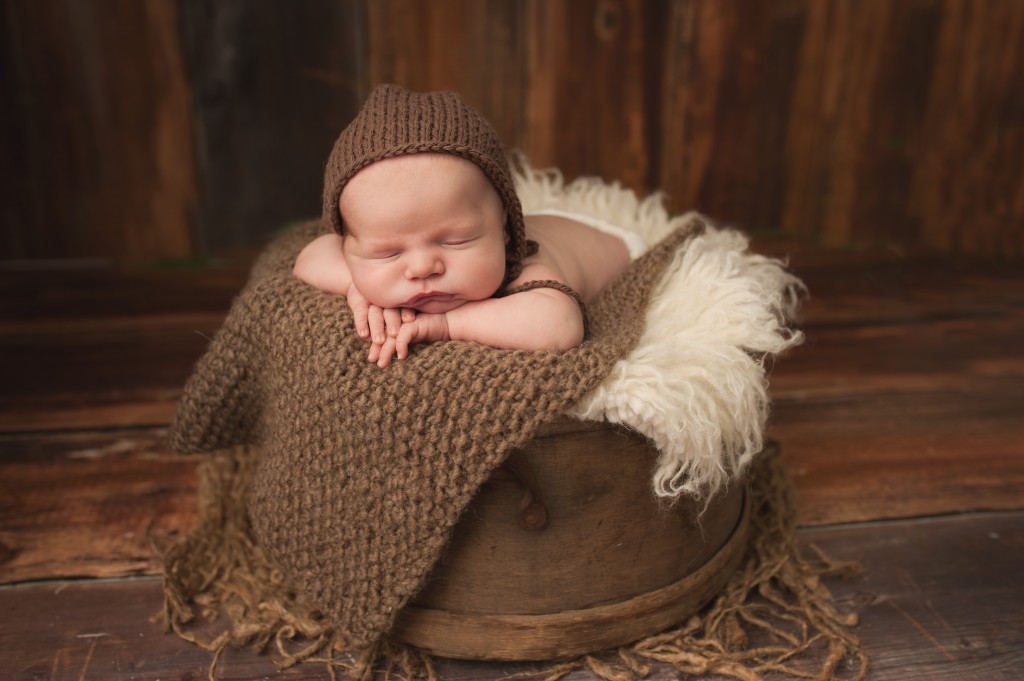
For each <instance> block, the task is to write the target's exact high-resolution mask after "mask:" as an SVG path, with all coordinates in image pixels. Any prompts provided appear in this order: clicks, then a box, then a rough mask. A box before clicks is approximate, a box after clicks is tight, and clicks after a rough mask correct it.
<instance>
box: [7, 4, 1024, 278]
mask: <svg viewBox="0 0 1024 681" xmlns="http://www.w3.org/2000/svg"><path fill="white" fill-rule="evenodd" d="M0 7H2V13H0V35H3V47H2V48H0V78H2V82H0V93H2V95H0V96H2V97H3V99H4V101H5V105H4V106H3V107H2V113H0V116H2V118H0V126H2V129H3V131H4V136H3V137H2V140H3V142H2V144H3V145H4V148H3V150H2V151H3V153H0V169H2V171H3V177H4V181H3V182H2V183H0V205H2V206H3V212H2V216H3V236H2V237H0V260H3V259H11V258H42V257H83V256H94V257H95V256H100V257H114V258H122V259H124V258H127V259H154V258H161V257H177V256H187V255H196V254H205V253H210V252H218V251H223V250H225V249H231V248H237V247H246V246H253V245H256V244H258V243H260V241H261V240H262V239H264V238H265V237H266V236H267V235H268V234H270V233H271V232H273V231H274V230H276V229H279V228H280V227H282V226H283V225H285V224H287V223H288V222H290V221H292V220H295V219H301V218H304V217H308V216H313V215H315V214H316V213H317V212H318V198H317V197H318V193H319V187H318V183H319V175H320V169H321V167H322V163H323V160H324V158H325V157H326V154H327V153H328V151H329V148H330V144H331V142H332V141H333V138H334V136H335V135H336V133H337V132H338V130H339V129H340V128H341V127H343V125H344V124H345V122H346V121H347V120H348V119H349V118H351V116H352V115H354V112H355V111H356V109H357V107H358V105H359V103H360V102H361V101H362V99H363V98H364V97H365V95H366V93H367V92H368V91H369V88H370V87H372V86H373V85H374V84H376V83H379V82H384V81H393V82H398V83H401V84H404V85H407V86H409V87H412V88H416V89H432V88H454V89H458V90H459V91H461V92H462V93H463V94H464V95H465V96H466V98H467V99H468V100H469V101H470V102H471V103H472V104H473V105H474V106H476V107H478V108H479V109H481V110H482V111H483V112H484V113H485V114H486V115H487V116H489V117H490V118H491V119H492V120H493V121H494V122H495V125H496V127H497V128H498V130H499V131H500V132H501V134H502V135H503V136H504V138H505V140H506V142H507V143H508V144H509V145H510V146H516V147H519V148H521V149H522V150H524V151H525V152H526V153H527V154H528V155H529V156H530V157H531V158H532V159H533V160H534V162H535V163H536V164H540V165H557V166H559V167H561V168H562V169H563V170H564V171H565V173H566V174H567V175H569V176H575V175H578V174H599V175H603V176H605V177H609V178H615V179H619V180H621V181H622V182H624V183H625V184H626V185H628V186H631V187H634V188H636V189H638V190H640V191H649V190H651V189H654V188H659V187H660V188H664V189H665V190H666V191H667V192H668V193H669V195H670V197H671V198H670V200H671V205H672V206H673V208H675V209H679V210H682V209H689V208H696V209H699V210H702V211H704V212H706V213H708V214H710V215H712V216H714V217H715V218H717V219H720V220H722V221H725V222H729V223H732V224H735V225H738V226H740V227H742V228H745V229H749V230H757V231H761V230H766V231H783V232H785V233H788V234H791V235H798V236H800V237H802V238H805V239H807V240H809V241H813V242H817V243H821V244H825V245H828V246H834V247H837V248H855V249H864V248H871V247H885V248H899V249H911V250H917V249H924V250H933V251H938V252H941V253H957V254H971V255H982V256H1001V257H1007V256H1009V257H1014V256H1017V257H1019V256H1021V255H1024V75H1022V74H1024V3H1021V2H1018V1H1017V0H985V1H984V2H976V1H972V0H901V1H900V2H892V1H891V0H489V1H488V2H476V1H475V0H431V1H430V2H427V1H426V0H307V1H305V2H302V3H283V4H282V3H276V2H273V1H272V0H250V1H248V2H243V1H241V0H222V1H217V2H214V1H213V0H187V1H184V2H183V1H182V0H153V1H152V2H145V3H138V2H134V1H133V0H80V1H79V2H75V3H58V2H56V0H42V1H41V2H33V3H28V2H20V1H19V0H0Z"/></svg>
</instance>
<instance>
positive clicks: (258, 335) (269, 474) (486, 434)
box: [170, 219, 703, 649]
mask: <svg viewBox="0 0 1024 681" xmlns="http://www.w3.org/2000/svg"><path fill="white" fill-rule="evenodd" d="M702 229H703V223H701V222H700V221H699V220H696V219H695V220H692V221H691V222H689V223H688V224H687V225H686V226H684V227H683V228H680V229H679V230H678V231H676V232H675V233H673V234H671V235H670V236H669V237H667V238H666V239H665V240H664V241H662V242H661V243H660V244H659V245H657V246H655V247H654V248H652V249H651V250H650V251H648V253H647V254H645V255H644V256H642V257H641V258H640V259H638V260H636V261H635V262H634V263H633V265H632V266H631V267H630V268H629V269H628V270H627V271H626V272H624V273H623V274H622V275H621V276H620V277H619V278H618V279H616V280H615V282H613V284H612V285H611V286H610V287H609V288H608V289H607V290H606V291H605V292H604V293H603V294H602V295H601V296H600V297H599V298H598V299H597V300H596V301H594V302H593V303H592V304H591V305H589V307H588V316H589V323H590V336H589V337H588V339H587V340H586V341H585V342H584V343H583V345H582V346H581V347H579V348H576V349H573V350H570V351H568V352H562V353H547V352H522V351H510V350H499V349H494V348H489V347H485V346H482V345H478V344H475V343H466V342H446V343H433V344H427V345H420V346H417V347H416V349H415V351H414V352H413V354H412V355H411V356H410V357H409V358H408V359H407V360H405V361H401V362H395V363H392V364H391V366H389V367H388V368H387V369H379V368H378V367H377V366H376V365H372V364H370V363H369V362H367V361H366V350H367V347H366V344H365V341H363V340H361V339H360V338H358V336H356V335H355V332H354V330H353V326H352V320H351V313H350V312H349V310H348V306H347V305H346V304H345V302H344V301H343V300H341V299H339V298H338V297H336V296H331V295H329V294H326V293H323V292H321V291H318V290H316V289H314V288H312V287H310V286H308V285H306V284H304V283H302V282H301V281H299V280H297V279H295V278H294V277H293V276H292V275H291V267H292V264H293V262H294V259H295V257H296V256H297V255H298V252H299V251H300V250H301V248H302V247H303V246H304V245H305V244H306V243H308V242H309V241H310V240H311V239H312V238H314V237H315V236H317V235H318V234H320V233H323V232H324V231H325V230H324V229H323V227H322V226H321V225H320V224H319V223H308V224H305V225H302V226H299V227H297V228H295V229H293V230H292V231H290V232H289V233H288V234H286V235H285V236H283V237H281V238H279V239H278V240H277V241H275V242H274V243H272V244H271V245H270V246H269V247H268V249H267V250H266V251H265V252H264V254H263V255H262V256H261V257H260V259H259V260H258V261H257V263H256V265H255V266H254V268H253V272H252V276H251V279H250V281H249V283H248V284H247V286H246V287H245V289H244V290H243V291H242V292H241V294H240V295H239V296H238V298H237V299H236V300H235V302H234V304H233V306H232V309H231V311H230V313H229V315H228V317H227V319H226V321H225V322H224V325H223V327H222V328H221V329H220V330H219V331H218V333H217V335H216V336H215V337H214V339H213V342H212V343H211V345H210V348H209V350H208V351H207V353H206V354H205V355H204V356H203V357H202V359H201V360H200V361H199V363H198V364H197V366H196V368H195V372H194V373H193V375H192V377H191V378H190V379H189V381H188V384H187V385H186V387H185V393H184V396H183V398H182V400H181V403H180V404H179V407H178V412H177V415H176V417H175V420H174V423H173V424H172V427H171V432H170V442H171V446H172V447H173V448H174V449H176V450H177V451H180V452H207V451H213V450H218V449H223V448H226V447H230V446H233V445H238V444H258V445H259V446H260V450H261V451H262V458H261V460H260V461H259V464H258V467H257V470H256V474H255V478H254V481H253V487H252V491H251V495H250V497H249V503H248V508H249V519H250V523H251V527H252V533H253V536H254V537H255V538H256V540H257V541H258V542H259V543H260V544H261V546H262V547H263V548H264V549H266V551H267V552H268V553H269V554H270V555H271V556H272V557H273V558H274V560H275V561H276V562H277V563H278V564H279V565H280V566H281V568H282V569H283V570H284V572H285V574H286V575H287V577H288V579H289V580H290V581H291V582H292V583H293V585H294V586H295V588H296V589H298V591H299V592H300V593H301V594H302V595H303V597H304V598H305V599H306V600H308V601H309V602H310V603H312V604H315V605H316V606H318V607H320V608H321V609H322V610H323V611H324V612H325V613H326V614H327V615H328V616H329V617H330V618H331V620H332V621H333V623H334V624H335V626H336V627H337V631H338V632H339V633H340V634H341V636H342V637H343V638H344V639H345V641H346V642H347V644H348V645H349V646H350V647H351V648H354V649H359V648H364V647H367V646H369V645H371V644H373V643H374V642H376V641H377V640H378V639H379V638H380V637H381V636H382V635H384V634H385V633H386V632H387V631H388V630H389V629H390V627H391V625H392V623H393V622H394V619H395V617H396V615H397V614H398V612H399V610H401V608H402V607H403V606H404V605H405V603H406V602H407V601H408V600H409V599H410V598H411V597H412V596H413V595H415V593H416V592H417V591H418V590H419V589H420V587H421V586H422V585H423V582H424V580H425V579H426V577H427V575H428V574H429V572H430V570H431V568H432V567H433V565H434V563H435V562H436V561H437V559H438V557H439V556H440V554H441V552H442V551H443V549H444V547H445V545H446V544H447V542H448V539H449V536H450V534H451V531H452V528H453V526H454V525H455V523H456V521H457V520H458V518H459V516H460V514H461V513H462V511H463V509H464V508H465V507H466V505H467V504H468V503H469V501H470V500H471V498H472V497H473V495H474V493H475V492H476V490H477V488H478V487H479V486H480V485H481V484H482V483H483V482H484V481H485V480H486V479H487V478H488V477H489V475H490V474H491V472H492V471H493V470H494V469H495V468H496V467H497V466H499V465H500V464H501V463H502V461H503V460H504V459H505V458H506V457H507V456H508V454H510V453H511V452H512V450H514V449H515V448H517V447H520V446H522V445H523V444H525V443H526V442H528V441H529V440H531V439H532V438H533V437H534V436H535V435H536V433H537V430H538V429H539V427H540V426H541V425H542V424H543V423H544V422H545V421H548V420H550V419H551V418H553V417H555V416H556V415H559V414H562V413H563V412H565V411H566V410H567V409H568V408H569V407H570V406H571V405H573V404H574V403H576V402H577V401H579V400H580V398H582V397H583V396H584V395H585V394H586V393H587V392H588V391H590V390H592V389H593V388H594V387H596V386H597V385H598V383H599V382H600V381H601V380H602V379H603V378H604V377H605V376H606V375H607V373H608V372H609V371H610V369H611V368H612V366H613V365H614V363H615V362H616V361H617V360H619V359H620V358H622V357H624V356H625V355H626V354H628V353H629V352H630V351H631V350H632V349H633V348H634V347H635V346H636V344H637V342H638V340H639V338H640V335H641V332H642V330H643V323H644V312H645V308H646V305H647V302H648V298H649V296H650V293H651V290H652V288H653V287H654V285H655V284H656V283H657V282H658V280H659V277H660V275H661V274H662V272H663V270H664V268H665V265H666V264H667V263H668V262H669V260H670V258H671V256H673V255H674V254H675V253H676V251H677V250H678V249H680V248H682V247H684V245H685V242H686V240H687V239H688V238H689V237H690V236H692V235H693V234H695V233H699V232H700V231H701V230H702Z"/></svg>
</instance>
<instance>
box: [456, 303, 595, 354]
mask: <svg viewBox="0 0 1024 681" xmlns="http://www.w3.org/2000/svg"><path fill="white" fill-rule="evenodd" d="M445 316H446V317H447V321H448V332H449V335H450V337H451V339H452V340H469V341H476V342H478V343H483V344H484V345H490V346H492V347H498V348H509V349H515V350H568V349H570V348H574V347H577V346H578V345H579V344H580V343H582V342H583V313H582V312H581V311H580V308H579V306H578V305H577V304H576V301H574V300H573V299H572V298H570V297H569V296H567V295H565V294H564V293H561V292H560V291H556V290H553V289H547V288H541V289H534V290H532V291H524V292H522V293H516V294H514V295H511V296H507V297H505V298H489V299H487V300H480V301H476V302H471V303H466V304H465V305H462V306H461V307H458V308H456V309H454V310H451V311H450V312H447V313H446V314H445Z"/></svg>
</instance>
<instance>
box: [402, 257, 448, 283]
mask: <svg viewBox="0 0 1024 681" xmlns="http://www.w3.org/2000/svg"><path fill="white" fill-rule="evenodd" d="M435 274H444V261H443V260H442V259H441V258H440V256H439V255H438V254H436V253H433V252H431V251H424V252H417V253H413V254H411V255H410V258H409V261H408V266H407V268H406V276H408V277H409V278H410V279H424V278H426V277H430V276H433V275H435Z"/></svg>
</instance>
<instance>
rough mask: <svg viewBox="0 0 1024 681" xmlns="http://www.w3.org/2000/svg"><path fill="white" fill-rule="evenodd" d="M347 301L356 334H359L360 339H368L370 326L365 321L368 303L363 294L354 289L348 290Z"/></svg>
mask: <svg viewBox="0 0 1024 681" xmlns="http://www.w3.org/2000/svg"><path fill="white" fill-rule="evenodd" d="M345 299H346V300H347V301H348V306H349V309H351V310H352V317H353V322H354V323H355V327H356V333H357V334H359V337H360V338H363V339H366V338H369V337H370V325H369V323H367V321H366V316H367V312H368V311H369V307H370V303H369V301H368V300H366V298H364V297H363V294H361V293H359V292H358V291H356V290H355V287H352V288H351V289H349V294H348V295H347V296H346V297H345Z"/></svg>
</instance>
